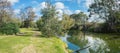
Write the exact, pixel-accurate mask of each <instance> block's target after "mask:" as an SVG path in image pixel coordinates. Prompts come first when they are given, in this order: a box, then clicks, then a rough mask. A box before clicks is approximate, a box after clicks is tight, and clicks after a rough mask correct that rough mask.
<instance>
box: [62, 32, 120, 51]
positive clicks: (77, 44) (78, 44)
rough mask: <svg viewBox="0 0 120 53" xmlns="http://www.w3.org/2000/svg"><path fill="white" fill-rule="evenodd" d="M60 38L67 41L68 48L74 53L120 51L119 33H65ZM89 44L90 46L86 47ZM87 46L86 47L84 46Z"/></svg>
mask: <svg viewBox="0 0 120 53" xmlns="http://www.w3.org/2000/svg"><path fill="white" fill-rule="evenodd" d="M61 39H62V40H63V41H64V42H65V43H67V45H68V48H69V49H71V50H73V51H74V53H76V52H75V51H76V50H79V49H82V48H85V49H83V50H80V51H79V52H78V53H120V35H113V34H92V33H88V34H86V35H83V34H82V33H79V34H74V35H66V36H65V37H61ZM88 46H90V47H88ZM86 47H88V48H86Z"/></svg>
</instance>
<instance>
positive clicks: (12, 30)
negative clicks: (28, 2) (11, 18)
mask: <svg viewBox="0 0 120 53" xmlns="http://www.w3.org/2000/svg"><path fill="white" fill-rule="evenodd" d="M17 32H19V27H18V25H17V24H16V23H12V22H11V23H3V24H2V25H1V26H0V33H2V34H8V35H12V34H16V33H17Z"/></svg>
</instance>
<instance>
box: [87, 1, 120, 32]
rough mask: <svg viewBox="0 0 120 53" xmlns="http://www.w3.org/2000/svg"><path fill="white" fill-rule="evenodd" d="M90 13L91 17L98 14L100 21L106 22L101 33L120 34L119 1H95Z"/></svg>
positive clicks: (101, 27) (101, 28)
mask: <svg viewBox="0 0 120 53" xmlns="http://www.w3.org/2000/svg"><path fill="white" fill-rule="evenodd" d="M88 11H89V12H90V16H92V15H96V14H97V15H98V16H99V18H100V19H102V20H105V22H104V23H103V25H102V26H100V28H99V29H100V30H101V31H100V32H103V31H106V32H110V33H111V32H119V31H118V30H117V29H119V28H117V27H119V24H120V16H119V15H120V13H119V12H120V6H119V4H118V3H117V0H94V3H93V4H91V6H90V9H89V10H88ZM96 30H97V29H96ZM106 32H105V33H106Z"/></svg>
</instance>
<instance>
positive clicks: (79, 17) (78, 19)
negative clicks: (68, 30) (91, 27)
mask: <svg viewBox="0 0 120 53" xmlns="http://www.w3.org/2000/svg"><path fill="white" fill-rule="evenodd" d="M70 17H71V18H73V19H74V20H75V25H74V27H73V28H76V29H79V28H80V26H83V25H85V22H87V19H88V17H87V15H86V14H84V13H83V12H80V13H78V14H72V15H70Z"/></svg>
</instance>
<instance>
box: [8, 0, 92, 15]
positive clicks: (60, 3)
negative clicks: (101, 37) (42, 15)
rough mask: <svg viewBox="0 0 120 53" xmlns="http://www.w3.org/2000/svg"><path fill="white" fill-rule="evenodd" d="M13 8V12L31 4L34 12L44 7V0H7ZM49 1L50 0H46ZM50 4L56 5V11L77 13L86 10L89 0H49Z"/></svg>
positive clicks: (17, 11)
mask: <svg viewBox="0 0 120 53" xmlns="http://www.w3.org/2000/svg"><path fill="white" fill-rule="evenodd" d="M9 1H10V2H11V3H12V5H13V8H14V10H15V11H14V12H15V13H19V11H20V9H21V8H24V7H27V6H32V7H33V9H34V11H35V12H36V13H39V12H40V9H42V8H45V7H46V6H45V1H46V0H9ZM48 1H50V0H48ZM51 3H52V5H55V6H56V9H57V11H59V12H60V13H63V12H64V13H67V14H72V13H79V12H80V11H83V12H86V13H87V9H88V8H89V5H90V4H91V3H92V1H91V0H51Z"/></svg>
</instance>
